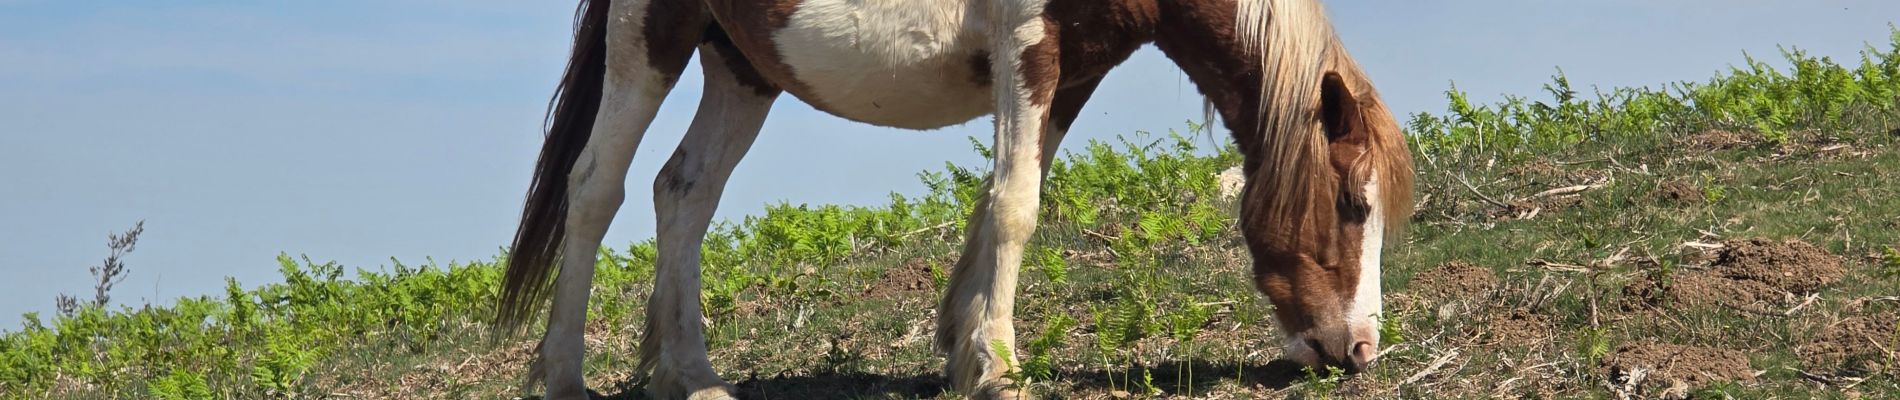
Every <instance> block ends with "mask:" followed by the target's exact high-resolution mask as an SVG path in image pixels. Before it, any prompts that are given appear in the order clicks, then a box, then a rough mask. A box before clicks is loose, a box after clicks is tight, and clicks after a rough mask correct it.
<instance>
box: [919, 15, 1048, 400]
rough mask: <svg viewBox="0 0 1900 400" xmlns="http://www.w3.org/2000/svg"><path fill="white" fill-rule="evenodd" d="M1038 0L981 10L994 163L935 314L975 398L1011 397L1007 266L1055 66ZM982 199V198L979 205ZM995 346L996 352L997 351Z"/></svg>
mask: <svg viewBox="0 0 1900 400" xmlns="http://www.w3.org/2000/svg"><path fill="white" fill-rule="evenodd" d="M1040 8H1041V6H1040V5H1039V2H1031V1H996V2H993V3H992V6H991V9H990V10H989V12H990V15H991V16H992V19H991V20H992V21H999V22H1003V23H999V24H998V26H996V27H993V28H992V29H991V33H990V35H991V40H990V44H989V47H990V50H991V51H990V54H991V55H992V56H991V76H993V77H995V80H994V82H993V85H994V87H995V93H996V103H997V104H996V142H995V155H996V157H995V163H996V164H995V169H994V171H995V172H994V176H992V181H991V185H990V187H989V193H988V196H987V198H988V202H987V209H986V210H978V211H977V215H978V218H980V219H981V220H980V221H978V222H979V223H976V224H971V228H970V229H972V232H971V234H970V235H969V236H968V238H969V240H970V241H972V243H970V244H969V245H968V246H967V247H966V251H965V252H964V254H963V255H962V260H960V261H959V262H958V265H957V270H956V272H955V274H954V275H953V276H952V277H951V279H950V288H949V289H948V290H947V291H946V292H945V293H944V299H943V303H942V304H941V305H940V309H939V313H938V318H939V320H938V331H937V346H938V349H939V350H940V351H944V352H947V353H948V360H947V362H946V363H945V368H944V369H945V373H946V374H948V375H949V378H950V381H951V384H952V385H954V386H955V388H956V389H957V391H959V392H962V393H964V394H965V395H968V396H971V397H972V398H978V399H993V398H1017V397H1019V396H1022V395H1023V394H1024V392H1023V391H1022V389H1021V388H1020V387H1018V385H1017V384H1018V382H1015V381H1013V380H1011V379H1009V378H1008V374H1009V373H1010V372H1011V371H1009V370H1008V368H1010V367H1011V366H1015V365H1018V363H1017V361H1016V359H1015V355H1014V354H1015V347H1016V346H1015V343H1016V335H1015V327H1014V326H1013V325H1012V321H1011V317H1012V315H1013V314H1014V307H1015V296H1016V274H1017V269H1018V267H1019V266H1020V264H1021V263H1022V255H1023V246H1024V244H1025V243H1027V242H1028V241H1029V237H1030V234H1031V233H1033V232H1035V229H1036V214H1037V211H1038V208H1039V206H1038V199H1039V196H1040V192H1041V190H1042V188H1041V182H1042V168H1041V165H1040V164H1041V160H1040V159H1041V157H1040V156H1041V155H1042V153H1043V151H1042V147H1043V138H1044V134H1045V131H1046V130H1047V129H1048V128H1049V123H1048V122H1049V110H1050V105H1051V102H1052V100H1053V99H1054V98H1055V92H1056V87H1057V79H1058V74H1059V71H1058V70H1059V68H1058V62H1057V60H1058V57H1057V56H1058V54H1057V42H1056V38H1055V34H1054V32H1055V31H1054V29H1053V28H1054V27H1053V26H1050V25H1048V24H1046V23H1045V21H1044V19H1043V18H1042V16H1041V13H1042V12H1041V9H1040ZM979 206H982V205H979ZM999 350H1000V351H999Z"/></svg>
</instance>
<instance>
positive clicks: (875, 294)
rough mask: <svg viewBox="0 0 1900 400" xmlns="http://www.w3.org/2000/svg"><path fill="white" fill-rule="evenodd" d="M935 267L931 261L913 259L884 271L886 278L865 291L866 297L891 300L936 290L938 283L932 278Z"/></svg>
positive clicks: (879, 279)
mask: <svg viewBox="0 0 1900 400" xmlns="http://www.w3.org/2000/svg"><path fill="white" fill-rule="evenodd" d="M935 268H936V267H933V266H932V265H931V263H930V260H927V259H923V258H913V259H910V261H905V262H904V265H900V266H898V267H896V268H890V269H886V270H884V276H882V277H879V278H878V280H877V283H873V284H871V286H870V287H868V288H865V289H864V295H865V296H870V297H872V298H880V299H889V298H896V297H902V296H906V295H912V294H918V293H927V292H930V291H933V290H935V289H936V284H937V281H936V280H935V279H932V278H931V271H933V270H934V269H935Z"/></svg>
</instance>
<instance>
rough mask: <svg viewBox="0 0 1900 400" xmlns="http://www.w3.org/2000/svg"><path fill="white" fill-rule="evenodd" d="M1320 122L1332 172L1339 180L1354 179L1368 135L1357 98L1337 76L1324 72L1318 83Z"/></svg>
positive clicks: (1369, 135)
mask: <svg viewBox="0 0 1900 400" xmlns="http://www.w3.org/2000/svg"><path fill="white" fill-rule="evenodd" d="M1319 98H1320V100H1319V101H1320V123H1321V124H1322V125H1323V126H1324V127H1325V129H1326V143H1327V152H1328V153H1331V154H1330V155H1329V157H1328V158H1330V159H1331V162H1332V165H1333V169H1334V172H1337V173H1339V175H1340V176H1342V177H1353V178H1363V177H1358V176H1356V175H1357V174H1355V172H1359V171H1354V169H1355V168H1354V166H1355V165H1356V164H1359V161H1360V158H1361V157H1362V156H1364V155H1365V154H1366V151H1367V150H1369V149H1370V145H1371V139H1372V136H1371V135H1372V132H1371V130H1370V129H1368V128H1369V126H1367V124H1366V120H1365V118H1364V117H1365V114H1364V113H1363V112H1362V111H1361V110H1360V105H1359V99H1358V97H1356V96H1355V94H1354V93H1353V91H1352V87H1351V86H1349V85H1347V84H1346V80H1345V79H1343V78H1341V77H1340V76H1339V74H1338V73H1330V72H1329V73H1327V74H1326V78H1325V79H1324V80H1322V81H1321V82H1320V96H1319Z"/></svg>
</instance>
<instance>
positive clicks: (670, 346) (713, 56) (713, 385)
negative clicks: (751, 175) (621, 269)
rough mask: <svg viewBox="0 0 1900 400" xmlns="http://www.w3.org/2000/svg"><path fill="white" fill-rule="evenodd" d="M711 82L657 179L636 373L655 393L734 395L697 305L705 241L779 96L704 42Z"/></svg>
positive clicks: (703, 396) (665, 395) (703, 61)
mask: <svg viewBox="0 0 1900 400" xmlns="http://www.w3.org/2000/svg"><path fill="white" fill-rule="evenodd" d="M699 55H700V65H701V66H702V68H703V69H704V70H705V71H706V72H705V76H706V88H705V90H704V91H703V93H704V94H703V95H702V97H701V98H700V103H699V110H698V111H697V112H696V113H695V114H694V116H693V123H692V125H691V126H690V127H689V128H687V131H686V138H685V139H684V140H682V141H681V142H680V147H679V151H677V152H675V153H674V156H673V158H672V159H671V160H668V161H667V163H666V166H665V167H662V168H661V170H660V174H659V176H658V177H657V178H655V179H654V182H653V207H654V211H655V212H656V213H657V214H658V217H659V230H658V231H659V236H658V239H659V251H660V254H659V257H660V260H659V270H658V271H657V272H656V273H655V280H656V282H655V284H654V291H653V294H652V296H651V298H650V300H649V301H648V303H647V304H648V311H647V324H646V326H647V331H646V336H645V337H644V338H642V340H641V345H640V364H639V367H638V371H652V374H653V375H652V378H653V379H652V380H651V382H652V383H651V384H649V385H648V387H647V388H648V390H649V391H650V392H651V393H652V394H653V396H654V397H655V398H663V399H673V398H694V399H714V398H730V397H732V393H731V388H729V387H727V385H726V383H725V382H724V381H723V380H721V379H720V378H719V375H718V374H717V373H715V372H714V371H713V369H712V362H711V361H708V360H707V358H706V333H705V326H704V325H703V324H702V322H701V318H702V317H703V315H704V313H703V312H702V310H701V309H700V303H699V301H700V297H699V296H700V271H699V262H700V244H701V243H702V242H703V241H704V240H705V238H706V229H707V226H708V225H709V224H710V223H711V222H712V218H713V212H714V211H715V210H716V209H717V208H718V207H719V197H720V195H721V194H723V193H724V190H725V186H726V180H727V179H728V178H730V177H731V176H732V170H733V169H734V168H736V167H737V166H738V165H739V160H740V159H741V158H743V157H744V156H745V154H746V152H747V150H749V149H751V148H752V143H753V141H754V139H756V138H757V137H758V134H759V129H760V127H761V126H763V125H764V123H765V116H766V113H767V112H768V111H770V110H771V108H772V102H773V100H774V99H777V97H778V94H777V93H772V94H770V95H760V94H759V93H758V91H757V90H755V89H754V88H751V87H746V86H743V85H741V84H739V82H738V80H737V78H734V76H733V73H732V71H731V70H730V69H728V67H727V63H726V61H725V59H724V57H725V56H726V55H723V54H720V52H719V51H718V50H717V49H715V48H714V47H712V46H711V45H703V46H700V51H699Z"/></svg>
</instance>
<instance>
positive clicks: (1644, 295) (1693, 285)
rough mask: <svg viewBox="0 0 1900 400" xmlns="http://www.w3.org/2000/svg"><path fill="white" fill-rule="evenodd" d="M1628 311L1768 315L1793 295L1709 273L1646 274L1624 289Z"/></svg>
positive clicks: (1765, 286)
mask: <svg viewBox="0 0 1900 400" xmlns="http://www.w3.org/2000/svg"><path fill="white" fill-rule="evenodd" d="M1623 295H1624V296H1625V298H1626V299H1628V302H1627V303H1626V304H1625V307H1624V308H1625V309H1631V310H1640V309H1654V308H1664V309H1668V308H1673V307H1706V306H1714V305H1721V306H1728V307H1731V308H1738V309H1742V310H1747V311H1756V312H1758V313H1760V312H1769V310H1773V309H1775V308H1777V307H1778V306H1779V305H1781V304H1783V303H1786V302H1787V300H1788V297H1790V294H1788V293H1787V292H1784V291H1781V290H1779V289H1775V288H1774V287H1773V286H1768V285H1767V284H1764V283H1761V282H1755V281H1746V280H1735V279H1728V278H1725V277H1722V276H1720V275H1718V274H1715V273H1713V272H1710V271H1696V272H1691V273H1686V274H1675V275H1671V276H1668V277H1667V278H1664V277H1662V276H1659V275H1643V276H1641V277H1639V278H1637V279H1636V280H1635V281H1633V282H1631V283H1630V285H1629V286H1626V287H1624V288H1623Z"/></svg>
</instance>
